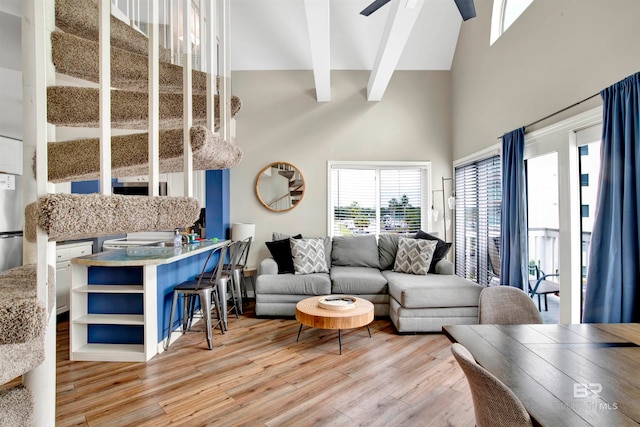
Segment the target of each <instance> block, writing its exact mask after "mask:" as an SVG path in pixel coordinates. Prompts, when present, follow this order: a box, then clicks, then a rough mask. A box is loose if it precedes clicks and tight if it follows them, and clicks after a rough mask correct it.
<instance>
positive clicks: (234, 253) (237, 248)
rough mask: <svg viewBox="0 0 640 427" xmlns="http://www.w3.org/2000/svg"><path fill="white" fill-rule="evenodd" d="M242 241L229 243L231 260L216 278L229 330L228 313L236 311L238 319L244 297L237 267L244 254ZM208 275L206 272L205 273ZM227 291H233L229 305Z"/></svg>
mask: <svg viewBox="0 0 640 427" xmlns="http://www.w3.org/2000/svg"><path fill="white" fill-rule="evenodd" d="M242 242H243V241H241V240H238V241H235V242H231V243H229V249H228V253H229V262H228V263H225V264H224V265H223V266H222V275H221V276H220V277H219V278H218V279H217V280H216V283H217V287H218V296H219V298H220V310H221V312H222V318H223V324H224V328H225V330H227V331H228V330H229V321H228V318H229V316H228V314H229V313H230V312H231V311H235V313H236V319H238V318H239V317H240V316H239V312H240V310H241V308H240V304H241V303H242V299H241V296H240V280H239V273H238V270H237V268H236V265H237V263H238V259H239V258H240V256H241V255H242ZM205 276H206V274H205ZM229 285H231V286H229ZM227 291H231V292H230V293H231V301H232V305H231V306H230V307H229V303H228V301H229V298H228V297H227Z"/></svg>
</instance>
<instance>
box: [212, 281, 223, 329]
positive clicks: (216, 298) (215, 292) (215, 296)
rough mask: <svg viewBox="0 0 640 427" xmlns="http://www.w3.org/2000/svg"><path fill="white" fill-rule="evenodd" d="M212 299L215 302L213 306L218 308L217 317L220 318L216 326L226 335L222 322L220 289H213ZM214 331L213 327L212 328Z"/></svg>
mask: <svg viewBox="0 0 640 427" xmlns="http://www.w3.org/2000/svg"><path fill="white" fill-rule="evenodd" d="M211 299H212V300H213V305H214V307H215V308H216V315H217V316H218V322H217V323H216V324H219V325H220V332H221V333H222V334H224V332H225V329H224V323H223V322H222V311H221V309H220V297H219V296H218V288H217V287H214V288H211ZM212 329H213V326H212Z"/></svg>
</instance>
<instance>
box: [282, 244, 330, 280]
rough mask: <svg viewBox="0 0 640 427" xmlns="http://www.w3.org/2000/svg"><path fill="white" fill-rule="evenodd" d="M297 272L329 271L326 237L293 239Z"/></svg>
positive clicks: (294, 265)
mask: <svg viewBox="0 0 640 427" xmlns="http://www.w3.org/2000/svg"><path fill="white" fill-rule="evenodd" d="M290 242H291V256H292V257H293V268H294V270H295V274H311V273H328V272H329V266H327V259H326V258H325V256H324V239H291V240H290Z"/></svg>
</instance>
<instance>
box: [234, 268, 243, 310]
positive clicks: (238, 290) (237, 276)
mask: <svg viewBox="0 0 640 427" xmlns="http://www.w3.org/2000/svg"><path fill="white" fill-rule="evenodd" d="M241 281H242V269H241V268H235V269H234V270H233V285H234V288H235V294H236V304H237V306H236V307H237V309H236V312H237V311H239V312H240V314H242V313H243V311H242V285H241V283H240V282H241Z"/></svg>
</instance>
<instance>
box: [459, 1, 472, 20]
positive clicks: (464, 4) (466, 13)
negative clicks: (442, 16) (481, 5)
mask: <svg viewBox="0 0 640 427" xmlns="http://www.w3.org/2000/svg"><path fill="white" fill-rule="evenodd" d="M453 1H455V2H456V6H458V10H459V11H460V15H462V20H463V21H466V20H468V19H471V18H475V17H476V7H475V6H474V5H473V0H453Z"/></svg>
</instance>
